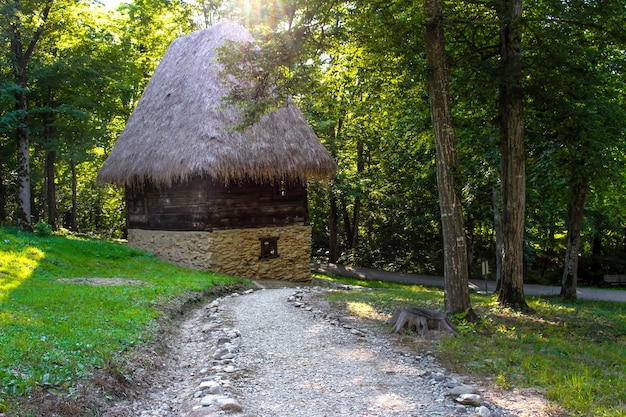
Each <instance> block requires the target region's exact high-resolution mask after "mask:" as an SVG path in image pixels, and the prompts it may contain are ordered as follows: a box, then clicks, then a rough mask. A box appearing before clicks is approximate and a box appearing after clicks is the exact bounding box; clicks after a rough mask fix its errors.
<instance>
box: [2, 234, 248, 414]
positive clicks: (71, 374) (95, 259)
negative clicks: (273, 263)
mask: <svg viewBox="0 0 626 417" xmlns="http://www.w3.org/2000/svg"><path fill="white" fill-rule="evenodd" d="M71 278H123V279H126V280H137V281H141V282H142V283H143V284H145V285H117V286H106V285H99V286H93V285H85V284H78V283H72V282H66V279H71ZM236 282H242V281H241V280H238V279H235V278H232V277H227V276H222V275H218V274H211V273H206V272H202V271H195V270H190V269H186V268H182V267H177V266H174V265H172V264H169V263H166V262H163V261H160V260H158V259H157V258H155V257H153V256H151V255H148V254H146V253H144V252H141V251H137V250H133V249H129V248H128V247H126V246H125V245H123V244H119V243H111V242H105V241H101V240H96V239H89V238H84V237H76V236H66V237H61V236H51V235H47V236H46V235H43V236H42V235H37V234H31V233H25V232H22V231H18V230H16V229H0V413H1V412H2V410H3V409H4V408H6V407H7V405H10V403H11V401H12V400H14V399H16V398H18V397H20V396H24V395H27V394H29V393H30V392H31V391H32V390H33V389H45V390H52V391H53V392H59V393H69V392H72V390H73V389H74V387H75V386H76V383H77V381H79V380H80V379H81V378H82V377H85V376H87V375H88V374H89V372H90V371H92V370H93V369H97V368H102V367H104V366H106V364H107V363H108V362H110V361H111V358H119V357H122V356H124V355H125V354H126V353H128V352H130V351H132V349H133V348H135V347H137V346H140V345H142V344H145V343H146V342H149V341H151V340H153V339H154V338H155V336H156V330H157V326H156V324H157V319H159V318H160V317H163V316H165V314H166V313H165V311H166V308H165V306H167V305H168V303H169V304H171V303H174V300H177V299H181V298H183V296H185V295H188V294H189V293H190V292H196V291H207V290H209V289H210V288H212V287H214V286H215V285H227V284H232V283H236Z"/></svg>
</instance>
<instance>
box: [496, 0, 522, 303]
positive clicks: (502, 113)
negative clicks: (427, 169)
mask: <svg viewBox="0 0 626 417" xmlns="http://www.w3.org/2000/svg"><path fill="white" fill-rule="evenodd" d="M496 4H497V6H496V11H497V13H498V18H499V20H500V58H501V62H502V64H501V65H502V68H501V70H502V73H501V75H500V97H499V118H500V164H501V167H500V179H501V183H502V222H503V231H504V234H503V237H504V240H503V257H502V280H501V285H500V292H499V296H498V298H499V301H500V304H501V305H503V306H507V307H511V308H514V309H517V310H526V309H528V305H527V304H526V300H525V298H524V217H525V209H526V164H525V160H524V121H523V117H522V116H523V115H522V102H523V90H522V50H521V40H522V39H521V38H522V34H521V30H520V22H521V17H522V0H502V1H500V2H497V3H496Z"/></svg>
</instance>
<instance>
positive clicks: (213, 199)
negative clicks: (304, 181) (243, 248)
mask: <svg viewBox="0 0 626 417" xmlns="http://www.w3.org/2000/svg"><path fill="white" fill-rule="evenodd" d="M283 189H284V191H285V192H284V193H282V192H281V189H280V187H279V186H278V185H270V184H255V183H251V182H245V183H242V184H239V183H232V184H229V185H228V187H225V186H224V184H223V183H220V182H213V181H210V180H207V179H201V178H196V179H193V180H191V181H189V182H187V183H183V184H174V185H173V186H172V187H169V188H164V187H154V186H152V185H149V184H146V185H144V186H143V187H138V188H131V189H129V188H127V189H126V213H127V227H128V228H131V229H148V230H219V229H236V228H249V227H265V226H284V225H291V224H307V223H308V221H309V218H308V207H307V193H306V187H305V186H302V185H297V186H295V185H290V186H288V187H283Z"/></svg>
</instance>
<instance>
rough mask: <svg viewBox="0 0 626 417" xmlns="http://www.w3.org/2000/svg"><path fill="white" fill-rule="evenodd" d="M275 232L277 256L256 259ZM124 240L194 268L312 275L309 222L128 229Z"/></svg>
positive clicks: (265, 275)
mask: <svg viewBox="0 0 626 417" xmlns="http://www.w3.org/2000/svg"><path fill="white" fill-rule="evenodd" d="M275 237H278V241H277V242H278V257H275V258H265V259H260V255H261V241H260V240H259V239H266V238H275ZM128 245H129V246H131V247H133V248H136V249H141V250H145V251H147V252H151V253H152V254H154V255H155V256H157V257H158V258H161V259H163V260H166V261H169V262H172V263H174V264H178V265H183V266H187V267H190V268H195V269H203V270H207V271H213V272H219V273H222V274H227V275H234V276H238V277H243V278H251V279H272V280H285V281H295V282H305V281H310V280H311V272H310V266H309V264H310V259H311V227H310V226H303V225H297V226H284V227H262V228H256V229H232V230H219V231H213V232H170V231H163V230H141V229H129V230H128Z"/></svg>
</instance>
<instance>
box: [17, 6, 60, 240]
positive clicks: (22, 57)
mask: <svg viewBox="0 0 626 417" xmlns="http://www.w3.org/2000/svg"><path fill="white" fill-rule="evenodd" d="M53 4H54V0H48V1H46V3H45V4H44V9H43V10H42V12H41V14H40V15H39V20H40V21H41V24H40V25H39V27H38V28H37V30H35V32H34V33H33V37H32V39H31V40H30V42H29V43H28V46H27V47H25V44H24V41H23V39H22V21H21V17H20V13H19V10H18V7H16V8H15V10H13V13H9V14H8V15H7V16H6V18H7V19H8V20H9V21H10V28H11V30H10V32H9V43H10V47H11V53H10V54H9V56H10V59H11V66H12V69H13V76H14V81H15V84H16V85H17V89H16V90H17V91H16V92H15V94H14V97H15V103H16V104H15V110H16V114H17V117H18V118H19V120H18V123H17V126H18V127H17V128H16V130H15V139H16V141H17V210H16V217H17V224H18V226H19V227H21V228H23V229H25V230H32V220H31V195H30V192H31V191H30V153H29V145H30V143H29V142H30V139H29V137H28V126H27V113H28V100H27V97H26V91H27V87H28V77H27V68H28V62H29V61H30V58H31V57H32V55H33V52H34V51H35V46H36V45H37V42H39V39H40V38H41V35H43V32H44V31H45V29H46V23H47V21H48V15H49V13H50V9H51V8H52V5H53ZM18 6H19V5H18Z"/></svg>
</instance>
